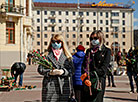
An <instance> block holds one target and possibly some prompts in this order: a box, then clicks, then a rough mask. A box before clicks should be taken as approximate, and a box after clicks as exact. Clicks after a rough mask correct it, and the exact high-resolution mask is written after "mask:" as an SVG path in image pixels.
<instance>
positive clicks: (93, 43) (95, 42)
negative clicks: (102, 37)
mask: <svg viewBox="0 0 138 102" xmlns="http://www.w3.org/2000/svg"><path fill="white" fill-rule="evenodd" d="M91 44H92V45H94V46H95V45H99V44H100V41H99V39H97V40H92V41H91Z"/></svg>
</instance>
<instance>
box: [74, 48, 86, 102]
mask: <svg viewBox="0 0 138 102" xmlns="http://www.w3.org/2000/svg"><path fill="white" fill-rule="evenodd" d="M76 50H77V52H76V53H75V54H74V55H73V63H74V67H75V74H74V75H73V87H74V91H75V97H76V99H77V102H81V89H82V81H81V79H80V77H81V66H82V63H83V60H84V56H85V53H84V51H85V48H84V47H83V46H82V45H79V46H78V47H77V48H76Z"/></svg>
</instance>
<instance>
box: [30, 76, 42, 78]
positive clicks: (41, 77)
mask: <svg viewBox="0 0 138 102" xmlns="http://www.w3.org/2000/svg"><path fill="white" fill-rule="evenodd" d="M30 78H43V76H31V77H30Z"/></svg>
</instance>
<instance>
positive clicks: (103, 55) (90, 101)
mask: <svg viewBox="0 0 138 102" xmlns="http://www.w3.org/2000/svg"><path fill="white" fill-rule="evenodd" d="M104 42H105V39H104V34H103V33H102V32H101V31H99V30H96V31H94V32H92V33H91V35H90V48H89V49H87V51H86V55H85V59H84V62H83V65H82V76H81V79H82V80H83V85H84V92H83V97H84V98H83V99H84V100H83V102H103V97H104V92H105V80H106V72H107V67H108V66H109V63H110V56H111V50H110V49H109V48H107V47H106V46H105V45H104Z"/></svg>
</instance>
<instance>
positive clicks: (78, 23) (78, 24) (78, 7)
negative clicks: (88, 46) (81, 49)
mask: <svg viewBox="0 0 138 102" xmlns="http://www.w3.org/2000/svg"><path fill="white" fill-rule="evenodd" d="M77 10H78V18H77V20H78V22H77V46H78V45H79V30H80V18H79V11H80V3H79V0H78V5H77Z"/></svg>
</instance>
